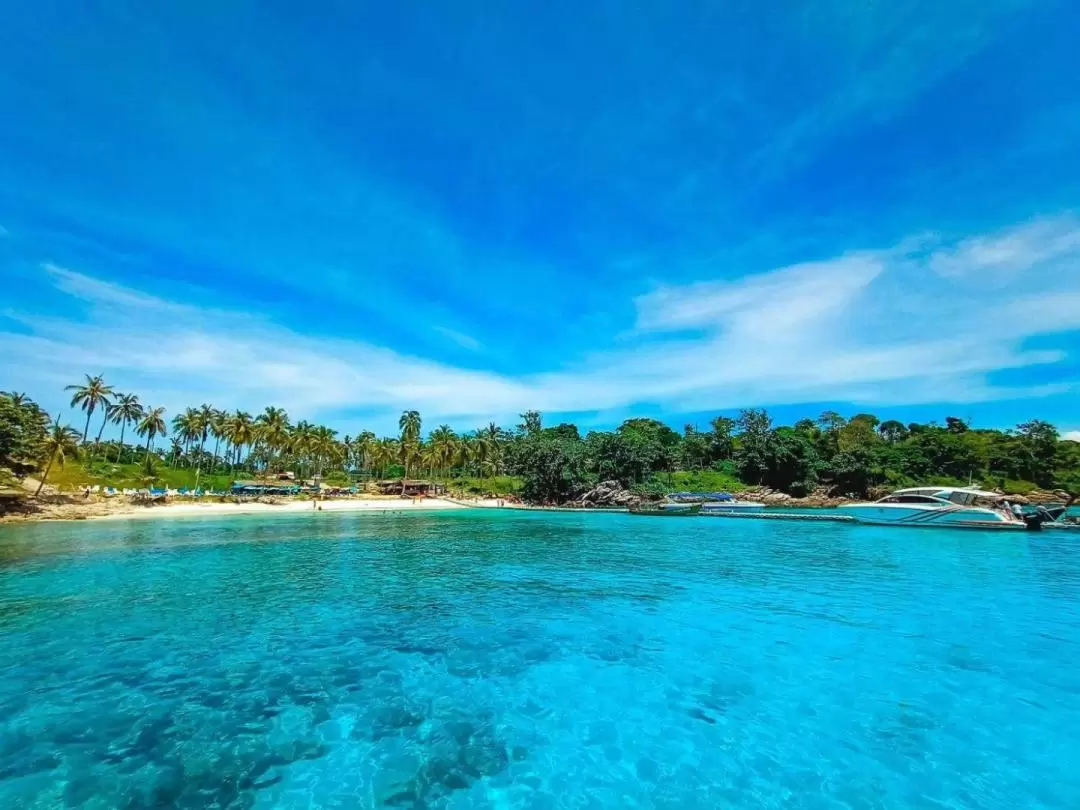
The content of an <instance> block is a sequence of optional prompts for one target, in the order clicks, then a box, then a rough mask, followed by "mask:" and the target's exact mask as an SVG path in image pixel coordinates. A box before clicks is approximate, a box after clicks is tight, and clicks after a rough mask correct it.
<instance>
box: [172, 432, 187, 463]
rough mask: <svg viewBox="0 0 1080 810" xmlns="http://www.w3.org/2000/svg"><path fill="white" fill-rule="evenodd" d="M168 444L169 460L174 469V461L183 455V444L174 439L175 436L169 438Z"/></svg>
mask: <svg viewBox="0 0 1080 810" xmlns="http://www.w3.org/2000/svg"><path fill="white" fill-rule="evenodd" d="M169 442H170V446H169V458H171V459H172V466H173V467H175V466H176V460H177V459H178V458H179V457H180V456H181V455H183V452H184V443H183V442H182V441H180V440H179V439H178V438H176V436H173V437H171V438H170V439H169Z"/></svg>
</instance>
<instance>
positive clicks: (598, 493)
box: [577, 481, 641, 506]
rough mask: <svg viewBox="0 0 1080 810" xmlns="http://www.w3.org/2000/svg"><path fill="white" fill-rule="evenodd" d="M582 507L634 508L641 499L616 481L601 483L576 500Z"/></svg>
mask: <svg viewBox="0 0 1080 810" xmlns="http://www.w3.org/2000/svg"><path fill="white" fill-rule="evenodd" d="M577 502H578V503H580V504H581V505H582V506H634V505H635V504H638V503H640V502H641V497H640V496H639V495H635V494H634V493H633V492H631V491H630V490H628V489H626V488H625V487H623V485H622V484H620V483H619V482H618V481H602V482H601V483H599V484H597V485H596V486H595V487H593V488H592V489H590V490H589V491H588V492H586V493H585V494H584V495H582V496H581V497H580V498H578V500H577Z"/></svg>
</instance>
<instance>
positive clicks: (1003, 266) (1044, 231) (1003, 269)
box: [928, 216, 1080, 284]
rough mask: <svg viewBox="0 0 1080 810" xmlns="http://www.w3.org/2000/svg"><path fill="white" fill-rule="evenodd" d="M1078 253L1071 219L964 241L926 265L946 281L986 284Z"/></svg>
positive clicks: (1077, 228)
mask: <svg viewBox="0 0 1080 810" xmlns="http://www.w3.org/2000/svg"><path fill="white" fill-rule="evenodd" d="M1078 252H1080V220H1078V219H1077V218H1076V217H1073V216H1062V217H1057V218H1054V219H1042V220H1036V221H1034V222H1029V223H1025V224H1024V225H1020V226H1018V227H1015V228H1011V229H1009V230H1006V231H1004V232H1002V233H998V234H993V235H991V236H977V237H973V238H969V239H964V240H962V241H960V242H959V243H957V244H956V245H954V246H952V247H947V248H941V249H938V250H937V251H935V252H934V253H933V254H932V256H931V257H930V260H929V262H928V265H929V267H930V268H931V269H932V270H933V271H934V272H936V273H938V274H940V275H942V276H944V277H947V278H964V279H970V280H972V281H975V282H978V283H983V284H986V283H988V282H995V283H999V282H1001V281H1002V280H1011V279H1015V278H1016V276H1017V275H1018V274H1021V273H1024V272H1027V271H1029V270H1031V269H1032V268H1034V267H1036V266H1037V265H1040V264H1043V263H1045V262H1048V261H1052V260H1055V259H1059V258H1061V257H1064V256H1069V255H1072V256H1073V257H1074V258H1075V256H1076V254H1077V253H1078Z"/></svg>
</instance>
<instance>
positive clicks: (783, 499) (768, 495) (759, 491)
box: [736, 487, 853, 509]
mask: <svg viewBox="0 0 1080 810" xmlns="http://www.w3.org/2000/svg"><path fill="white" fill-rule="evenodd" d="M736 497H737V498H738V499H739V500H740V501H758V502H760V503H763V504H765V505H766V506H790V507H791V508H793V509H816V508H825V507H831V506H842V505H844V504H845V503H852V502H853V499H852V498H846V497H842V496H838V495H833V494H830V492H829V490H828V488H827V487H818V488H817V489H815V490H814V491H813V492H811V493H809V494H808V495H805V496H803V497H796V496H794V495H788V494H787V493H786V492H781V491H780V490H776V489H769V488H768V487H754V488H752V489H747V490H744V491H742V492H740V493H738V495H737V496H736Z"/></svg>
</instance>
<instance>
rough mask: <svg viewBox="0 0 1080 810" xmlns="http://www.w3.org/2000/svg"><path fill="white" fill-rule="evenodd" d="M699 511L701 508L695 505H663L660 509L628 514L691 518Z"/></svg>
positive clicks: (647, 508)
mask: <svg viewBox="0 0 1080 810" xmlns="http://www.w3.org/2000/svg"><path fill="white" fill-rule="evenodd" d="M700 511H701V507H700V506H699V505H697V504H664V506H662V507H646V508H644V509H631V510H630V514H631V515H648V516H650V517H693V516H694V515H696V514H698V512H700Z"/></svg>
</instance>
